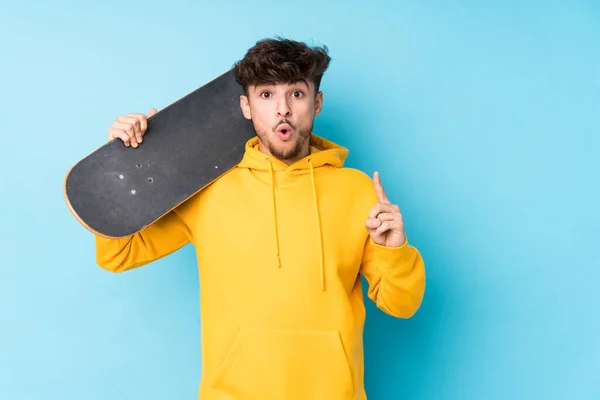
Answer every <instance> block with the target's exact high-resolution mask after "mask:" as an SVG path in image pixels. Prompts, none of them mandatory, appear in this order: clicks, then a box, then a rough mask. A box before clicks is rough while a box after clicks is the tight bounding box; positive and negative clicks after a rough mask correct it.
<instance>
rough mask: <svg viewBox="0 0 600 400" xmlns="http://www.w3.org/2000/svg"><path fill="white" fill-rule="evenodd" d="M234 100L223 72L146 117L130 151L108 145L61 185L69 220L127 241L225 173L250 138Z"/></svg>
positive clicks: (230, 75)
mask: <svg viewBox="0 0 600 400" xmlns="http://www.w3.org/2000/svg"><path fill="white" fill-rule="evenodd" d="M242 94H243V89H242V87H241V86H240V85H239V84H238V83H237V82H236V80H235V75H234V71H233V69H231V70H229V71H227V72H225V73H223V74H222V75H220V76H218V77H217V78H215V79H213V80H212V81H210V82H208V83H206V84H205V85H203V86H201V87H199V88H198V89H196V90H194V91H193V92H191V93H189V94H188V95H186V96H185V97H182V98H181V99H179V100H177V101H176V102H174V103H172V104H170V105H169V106H167V107H165V108H164V109H162V110H160V111H159V112H157V113H156V114H154V115H153V116H151V117H149V118H148V128H147V130H146V133H145V134H144V141H143V142H142V143H141V144H140V145H139V146H138V147H137V148H133V147H127V146H125V144H124V143H123V141H122V140H121V139H119V138H116V139H113V140H111V141H109V142H108V143H106V144H104V145H103V146H101V147H100V148H98V149H96V150H95V151H94V152H92V153H91V154H89V155H88V156H86V157H85V158H83V159H81V160H80V161H79V162H77V163H76V164H75V165H74V166H73V167H72V168H71V169H70V170H69V171H68V172H67V174H66V177H65V180H64V185H63V194H64V198H65V201H66V203H67V206H68V207H69V210H70V211H71V213H72V214H73V215H74V216H75V218H76V219H77V220H78V221H79V222H80V223H81V224H82V225H83V226H84V227H85V228H87V229H88V230H89V231H91V232H93V233H94V234H96V235H99V236H103V237H106V238H123V237H127V236H130V235H133V234H135V233H137V232H139V231H140V230H142V229H143V228H145V227H147V226H149V225H150V224H152V223H154V222H155V221H157V220H158V219H160V218H161V217H162V216H164V215H165V214H167V213H168V212H169V211H171V210H172V209H174V208H175V207H177V206H178V205H180V204H181V203H183V202H184V201H185V200H187V199H189V198H190V197H192V196H193V195H195V194H196V193H198V192H199V191H201V190H202V189H204V188H205V187H207V186H208V185H209V184H211V183H212V182H214V181H215V180H217V179H218V178H219V177H221V176H222V175H223V174H225V173H227V172H228V171H230V170H231V169H233V168H234V167H235V166H236V165H237V164H238V163H239V162H240V161H241V159H242V157H243V154H244V150H245V144H246V142H247V141H248V140H249V139H250V138H252V137H254V136H255V135H256V132H255V130H254V127H253V125H252V122H251V121H249V120H247V119H246V118H244V116H243V115H242V110H241V108H240V100H239V99H240V95H242Z"/></svg>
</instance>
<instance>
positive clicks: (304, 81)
mask: <svg viewBox="0 0 600 400" xmlns="http://www.w3.org/2000/svg"><path fill="white" fill-rule="evenodd" d="M299 82H303V83H304V84H305V85H306V89H309V88H310V86H309V85H308V82H307V81H306V79H300V80H299V81H298V82H293V83H292V84H293V85H295V84H297V83H299ZM275 85H276V84H275V83H260V84H258V85H255V86H254V91H255V92H256V91H258V89H259V88H262V87H265V86H275Z"/></svg>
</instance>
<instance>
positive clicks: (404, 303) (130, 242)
mask: <svg viewBox="0 0 600 400" xmlns="http://www.w3.org/2000/svg"><path fill="white" fill-rule="evenodd" d="M329 62H330V58H329V56H328V54H327V48H326V47H322V48H319V47H313V48H311V47H308V46H307V45H305V44H304V43H300V42H296V41H292V40H285V39H280V38H278V39H269V40H263V41H259V42H258V43H257V44H256V45H255V46H254V47H252V48H251V49H249V50H248V52H247V54H246V55H245V57H244V58H243V59H242V60H241V61H239V62H238V63H237V64H236V65H235V70H236V76H237V80H238V82H239V83H240V85H242V86H243V87H244V89H245V91H244V95H242V96H241V97H240V106H241V112H242V113H243V115H244V116H245V117H246V118H247V119H251V120H252V123H253V125H254V128H255V130H256V133H257V136H256V137H255V138H253V139H251V140H249V141H248V142H247V144H246V148H245V154H244V157H243V159H242V160H241V162H240V163H239V165H238V166H237V167H236V168H234V169H233V170H231V171H230V172H228V173H227V174H225V175H224V176H222V177H221V178H220V179H218V180H217V181H215V182H213V183H212V184H211V185H210V186H208V187H207V188H205V189H204V190H203V191H201V192H199V193H198V194H197V195H195V196H194V197H192V198H191V199H190V200H188V201H186V202H185V203H184V204H182V205H181V206H179V207H177V208H176V209H175V210H173V211H172V212H170V213H169V214H167V215H166V216H165V217H163V218H161V219H160V220H159V221H157V222H156V223H154V224H153V225H151V226H149V227H147V228H145V229H144V230H142V231H141V232H139V233H137V234H135V235H133V236H132V237H129V238H124V239H105V238H101V237H96V244H97V261H98V264H99V265H100V266H101V267H103V268H105V269H107V270H109V271H112V272H120V271H125V270H129V269H132V268H136V267H139V266H142V265H144V264H147V263H149V262H151V261H154V260H156V259H159V258H161V257H164V256H166V255H168V254H170V253H172V252H173V251H175V250H177V249H179V248H181V247H182V246H184V245H186V244H188V243H192V244H193V245H194V247H195V249H196V252H197V258H198V268H199V275H200V282H201V288H200V294H201V317H202V341H203V343H202V346H203V352H202V374H203V376H202V380H201V382H200V388H199V398H200V399H202V400H221V399H250V400H253V399H261V400H265V399H269V400H271V399H274V400H279V399H292V400H295V399H302V400H307V399H319V400H321V399H323V400H338V399H356V400H358V399H361V400H363V399H366V394H365V389H364V386H363V342H362V339H363V338H362V335H363V325H364V320H365V309H364V303H363V296H362V289H361V280H360V275H361V274H362V275H363V276H365V278H366V280H367V282H368V284H369V290H368V296H369V298H370V299H372V300H373V301H374V302H375V303H376V304H377V306H378V307H379V308H380V309H381V310H383V311H384V312H386V313H388V314H390V315H393V316H396V317H400V318H409V317H411V316H412V315H413V314H414V313H415V312H416V310H417V309H418V307H419V306H420V304H421V301H422V298H423V293H424V288H425V271H424V263H423V259H422V257H421V255H420V253H419V251H418V250H417V249H416V248H414V247H413V246H412V245H410V244H409V243H408V241H407V238H406V233H405V231H404V225H403V222H402V215H401V214H400V209H399V208H398V206H397V205H395V204H392V203H391V202H390V201H389V199H388V198H387V196H386V194H385V192H384V189H383V187H382V185H381V182H380V179H379V175H378V174H377V173H376V174H375V175H374V180H373V181H372V180H371V179H370V178H369V177H368V176H367V175H365V174H364V173H362V172H360V171H357V170H354V169H350V168H344V167H343V163H344V160H345V158H346V156H347V154H348V151H347V150H346V149H344V148H343V147H341V146H338V145H336V144H334V143H332V142H330V141H328V140H326V139H324V138H322V137H319V136H316V135H314V134H313V133H312V129H313V121H314V118H315V117H316V116H317V115H319V113H320V112H321V107H322V105H323V93H322V92H321V91H319V85H320V82H321V78H322V76H323V74H324V72H325V70H326V69H327V67H328V65H329ZM155 112H156V110H154V109H152V110H151V111H150V113H149V114H148V116H151V115H153V114H154V113H155ZM148 116H144V115H143V114H135V113H132V114H128V115H127V116H121V117H118V118H117V120H116V121H115V122H114V123H113V124H112V126H111V127H110V129H109V131H108V136H109V139H113V138H121V139H122V140H123V141H124V143H125V144H126V145H128V146H129V145H130V146H133V147H137V146H138V145H142V142H143V135H144V132H145V131H146V128H147V117H148Z"/></svg>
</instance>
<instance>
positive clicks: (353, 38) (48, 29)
mask: <svg viewBox="0 0 600 400" xmlns="http://www.w3.org/2000/svg"><path fill="white" fill-rule="evenodd" d="M38 3H40V4H38V5H33V4H24V3H23V2H20V3H17V2H13V3H12V4H9V3H5V4H4V5H2V11H1V12H0V48H1V49H2V55H1V59H0V91H1V93H2V95H1V96H0V115H1V116H2V118H0V135H1V138H2V142H1V144H2V156H1V157H0V171H2V179H1V180H0V192H1V196H0V205H1V207H0V217H1V223H0V233H1V235H2V236H1V241H0V246H1V247H0V249H1V251H2V254H3V255H4V258H3V259H2V262H1V267H0V273H1V278H0V398H1V399H6V400H24V399H27V400H28V399H44V400H50V399H52V400H53V399H61V400H67V399H89V400H96V399H98V400H99V399H109V398H110V399H128V400H129V399H192V398H195V395H196V389H197V385H198V380H199V377H200V373H201V369H200V354H201V349H200V345H199V336H200V321H199V304H198V301H199V299H198V281H197V279H198V276H197V271H196V269H195V268H196V267H195V256H194V253H193V249H192V248H191V247H186V248H184V249H183V250H181V251H179V252H177V253H175V254H173V255H171V256H169V257H167V258H166V259H163V260H160V261H158V262H156V263H155V264H152V265H150V266H147V267H145V268H142V269H139V270H137V271H132V272H128V273H126V274H122V275H112V274H109V273H107V272H105V271H103V270H101V269H100V268H98V267H97V266H96V265H95V263H94V261H95V260H94V243H93V238H92V236H91V234H89V233H88V232H87V231H86V230H85V229H84V228H82V226H81V225H79V224H78V223H77V222H76V220H75V219H74V218H73V217H72V216H71V214H70V213H69V211H68V209H67V207H66V205H65V203H64V200H63V197H62V183H63V179H64V176H65V173H66V172H67V170H68V169H69V168H70V167H71V165H72V164H73V163H74V162H76V161H77V160H78V159H79V158H81V157H82V156H84V155H86V154H88V153H89V152H91V151H92V150H93V149H95V148H96V147H98V146H100V145H101V144H103V143H104V142H105V140H106V139H105V138H106V130H107V128H108V126H109V125H110V123H111V122H112V120H113V119H114V118H115V117H116V116H117V115H118V114H120V113H126V112H131V111H136V112H146V111H147V110H148V109H149V108H150V107H157V108H159V109H160V108H162V107H164V106H166V105H168V104H169V103H171V102H172V101H174V100H176V99H178V98H179V97H180V96H182V95H184V94H186V93H188V92H189V91H191V90H192V89H194V88H196V87H197V86H199V85H201V84H203V83H204V82H206V81H208V80H210V79H212V78H213V77H215V76H216V75H217V74H220V73H221V72H223V71H224V70H225V69H227V68H229V67H230V66H231V64H232V63H233V62H234V61H235V60H237V59H238V58H239V57H241V56H242V55H243V53H244V52H245V50H246V49H247V48H248V47H250V46H252V45H253V44H254V42H255V41H256V40H258V39H260V38H262V37H265V36H272V35H276V34H280V35H283V36H289V37H293V38H296V39H300V40H306V41H309V42H311V43H312V41H313V40H314V41H315V43H316V44H323V43H324V44H327V45H328V46H329V47H330V50H331V55H332V57H333V61H332V64H331V68H330V70H329V71H328V73H327V75H326V77H325V80H324V82H323V90H324V92H325V106H324V111H323V114H322V115H321V116H320V117H318V118H317V121H316V126H315V130H316V132H317V133H319V134H322V135H323V136H325V137H327V138H329V139H332V140H334V141H337V142H339V143H340V144H343V145H346V146H348V147H349V148H350V149H351V153H350V154H351V155H350V157H349V160H348V164H347V165H348V166H352V167H357V168H360V169H362V170H364V171H365V172H367V173H369V174H371V173H372V172H373V170H375V169H378V170H380V171H381V174H382V179H383V183H384V185H385V186H386V190H387V191H388V195H389V197H390V198H391V199H392V200H393V201H394V202H396V203H398V204H399V205H400V206H401V208H402V211H403V214H404V217H405V222H406V228H407V230H408V234H409V237H410V239H411V241H412V243H413V244H415V245H416V246H417V247H419V248H420V250H421V251H422V253H423V256H424V257H425V260H426V262H427V267H428V286H427V293H426V297H425V300H424V302H423V305H422V308H421V309H420V311H419V312H418V313H417V315H416V316H415V317H414V318H413V319H410V320H396V319H393V318H392V317H389V316H386V315H385V314H383V313H382V312H380V311H378V310H377V309H376V308H374V307H373V305H372V303H371V302H370V301H369V302H368V317H367V327H366V332H365V341H366V343H365V346H366V352H367V355H366V369H367V373H366V384H367V389H368V392H369V394H370V399H373V400H375V399H436V400H437V399H460V400H466V399H477V400H479V399H503V400H504V399H598V398H600V386H599V380H598V377H599V376H600V339H599V338H600V317H599V313H598V311H597V307H598V303H599V302H600V293H599V292H598V291H597V286H598V282H599V279H600V256H599V250H600V245H599V241H600V212H599V211H598V204H599V203H600V201H599V197H600V196H599V195H600V191H599V189H598V176H599V175H600V155H599V150H600V140H599V139H598V137H599V135H600V130H599V129H598V125H599V124H598V121H599V106H600V45H599V43H600V6H599V5H598V3H597V2H592V1H589V2H584V1H571V2H562V3H561V2H552V1H547V2H527V5H524V4H522V3H523V2H517V1H506V2H501V4H497V5H491V4H492V2H487V3H488V4H487V5H482V4H481V3H482V2H474V1H462V2H459V1H450V2H448V1H445V2H442V1H437V2H429V3H428V4H423V3H422V2H416V1H415V2H407V1H406V2H391V1H390V2H369V3H367V2H365V1H360V2H358V1H346V2H338V3H336V4H333V3H330V4H325V2H322V1H305V2H301V3H298V2H275V1H254V2H247V3H244V4H246V5H239V4H238V3H241V2H225V1H221V2H213V3H209V4H200V3H199V2H191V1H182V0H172V1H169V2H167V3H165V2H148V1H146V2H142V1H139V2H128V4H125V5H123V4H121V2H117V1H115V0H112V1H103V2H95V3H94V4H93V5H92V2H89V4H87V5H83V4H81V3H79V1H77V2H76V1H74V0H72V1H71V2H65V1H54V2H48V3H44V4H42V2H41V1H38ZM498 3H500V2H498ZM567 3H568V5H567Z"/></svg>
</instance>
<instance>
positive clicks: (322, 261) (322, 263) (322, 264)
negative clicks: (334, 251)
mask: <svg viewBox="0 0 600 400" xmlns="http://www.w3.org/2000/svg"><path fill="white" fill-rule="evenodd" d="M266 160H267V163H268V164H269V175H270V177H271V197H272V199H273V227H274V231H275V257H276V263H277V267H278V268H281V258H280V256H279V232H278V230H277V208H276V204H275V177H274V172H273V165H272V164H271V160H270V159H269V158H268V157H267V158H266ZM308 165H309V167H310V181H311V184H312V192H313V199H314V201H315V213H316V216H317V227H318V230H319V263H320V265H319V267H320V269H319V272H320V275H321V276H320V280H321V290H325V255H324V253H323V232H322V231H321V215H320V214H319V202H318V200H317V186H316V184H315V171H314V168H313V165H312V162H311V160H310V158H309V159H308Z"/></svg>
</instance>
